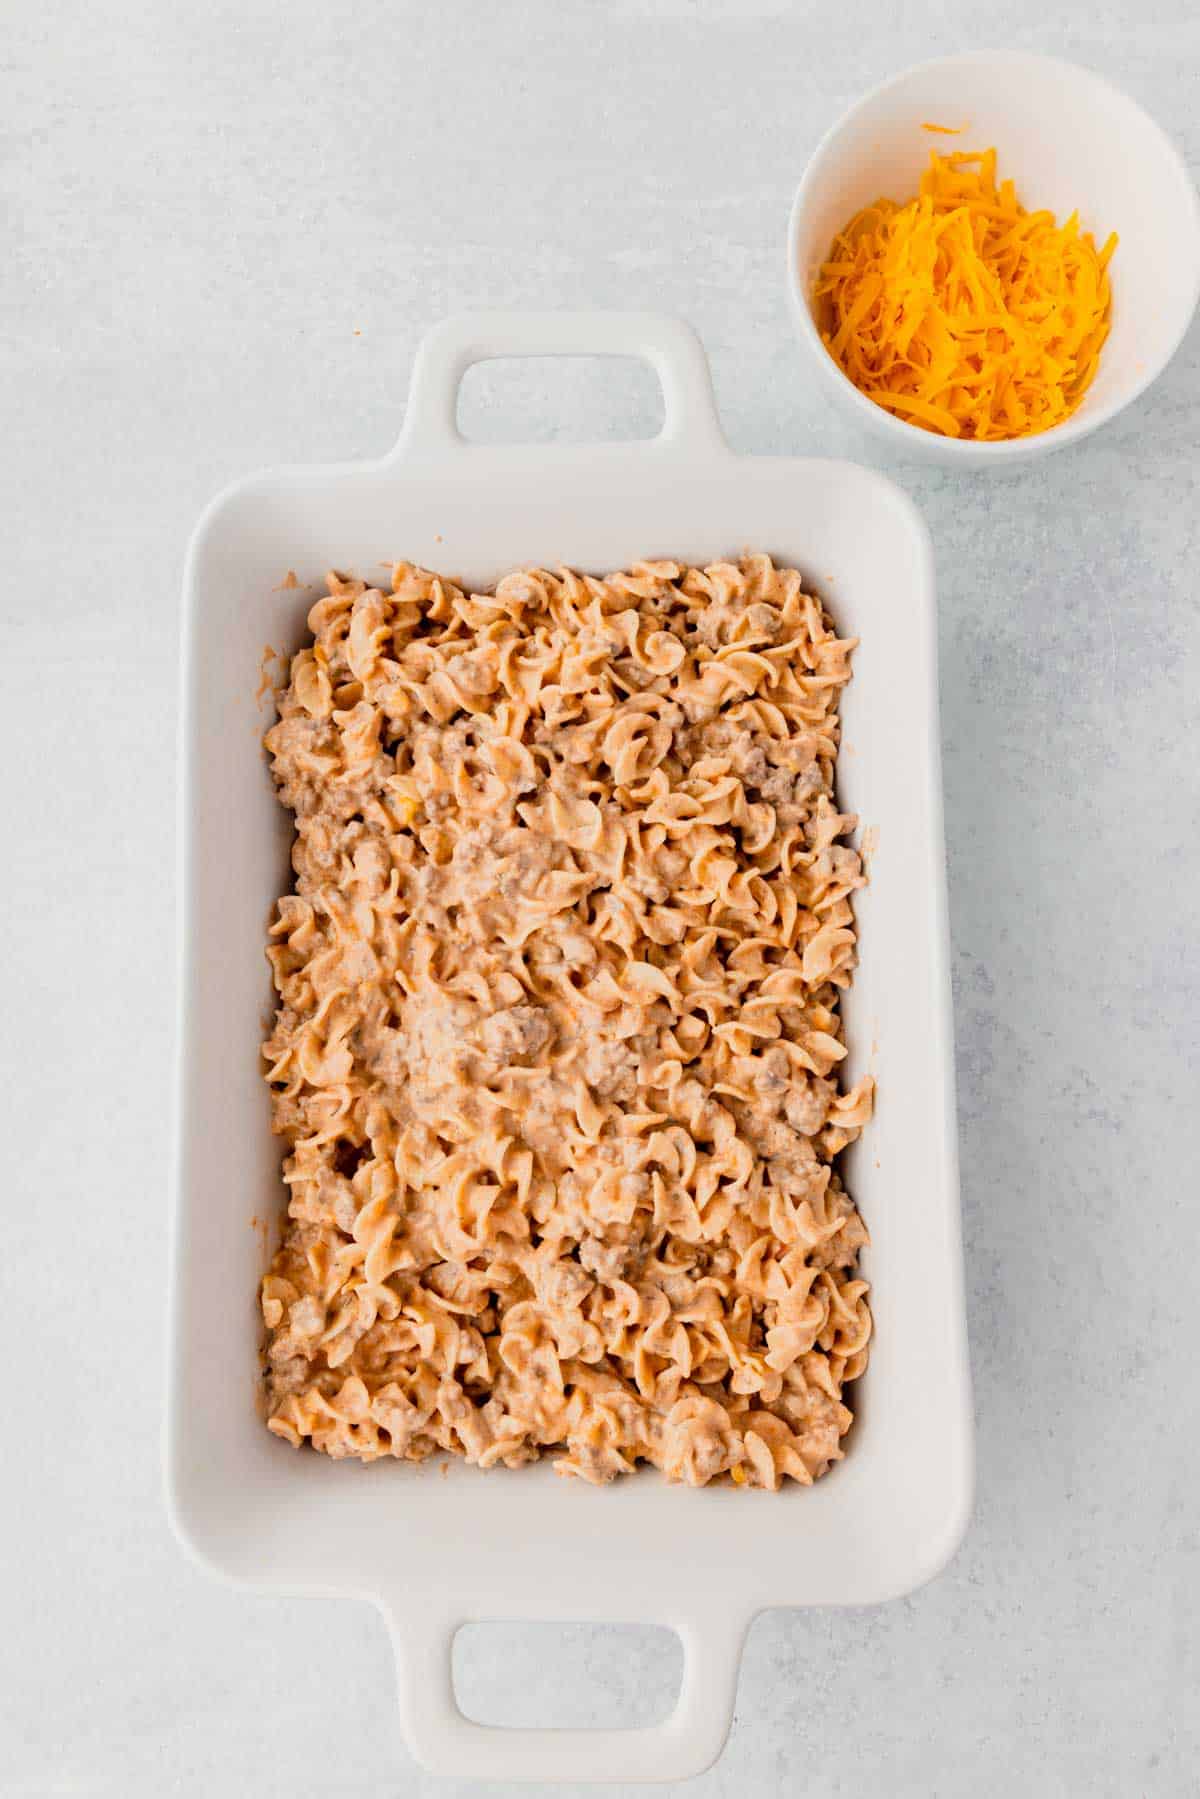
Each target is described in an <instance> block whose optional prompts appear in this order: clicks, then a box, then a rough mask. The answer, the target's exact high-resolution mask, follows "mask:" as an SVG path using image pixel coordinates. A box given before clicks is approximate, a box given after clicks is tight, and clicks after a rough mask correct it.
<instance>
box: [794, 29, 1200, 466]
mask: <svg viewBox="0 0 1200 1799" xmlns="http://www.w3.org/2000/svg"><path fill="white" fill-rule="evenodd" d="M986 63H993V64H996V63H1000V64H1004V63H1007V64H1009V65H1011V66H1013V67H1014V68H1015V67H1019V66H1021V65H1025V66H1029V65H1031V64H1036V65H1038V66H1039V67H1041V68H1044V69H1046V68H1048V69H1055V70H1058V71H1059V72H1061V73H1062V74H1064V75H1069V76H1071V77H1072V78H1075V79H1081V80H1082V81H1084V82H1087V83H1091V84H1092V85H1093V86H1094V87H1096V88H1098V89H1101V90H1103V91H1104V92H1105V95H1106V97H1107V98H1111V99H1116V100H1117V101H1119V102H1120V103H1121V104H1122V105H1124V106H1127V107H1132V108H1133V110H1134V111H1135V112H1137V113H1138V114H1140V116H1141V118H1142V119H1143V120H1144V121H1145V123H1146V124H1147V125H1148V126H1149V127H1150V130H1151V131H1152V133H1153V134H1154V136H1155V137H1156V138H1157V139H1158V141H1159V144H1160V146H1161V148H1162V149H1163V151H1164V152H1165V153H1166V155H1167V157H1168V158H1169V160H1170V161H1171V162H1172V163H1173V164H1174V165H1175V168H1176V170H1177V171H1178V174H1179V177H1180V180H1181V182H1182V185H1183V189H1184V191H1185V192H1186V194H1187V195H1188V198H1189V201H1190V212H1189V217H1190V222H1191V233H1190V236H1191V261H1192V271H1191V301H1190V304H1189V305H1188V306H1187V307H1186V308H1185V309H1184V311H1183V314H1182V317H1181V321H1180V325H1179V329H1178V331H1177V332H1176V333H1175V335H1174V337H1173V338H1172V339H1171V341H1170V343H1169V344H1168V345H1167V348H1166V350H1165V351H1164V352H1163V353H1162V354H1161V356H1159V357H1158V358H1157V359H1156V360H1155V362H1154V363H1153V365H1152V366H1151V367H1150V368H1149V369H1148V370H1147V371H1146V372H1145V373H1143V374H1142V375H1140V376H1139V377H1138V378H1137V380H1136V381H1134V382H1133V384H1132V385H1131V386H1130V387H1129V388H1128V389H1127V390H1126V391H1125V392H1124V393H1120V394H1117V395H1116V396H1115V397H1114V398H1112V399H1111V400H1109V401H1107V402H1106V403H1105V404H1104V405H1103V406H1101V407H1099V408H1097V410H1096V411H1095V412H1093V413H1086V414H1081V413H1080V412H1074V413H1072V414H1071V416H1070V417H1069V418H1066V419H1064V420H1063V421H1062V422H1061V424H1057V425H1052V426H1051V427H1050V429H1049V430H1048V431H1039V432H1035V433H1034V434H1032V435H1031V436H1027V437H1008V438H1000V439H998V440H996V441H994V442H987V443H978V442H976V440H975V439H973V438H968V439H962V438H955V437H945V436H943V435H942V434H941V433H940V432H936V431H925V430H922V428H921V427H920V426H919V425H914V424H911V423H909V421H908V420H906V419H899V418H896V417H895V415H894V414H893V413H890V412H889V411H888V410H887V408H886V407H885V406H880V405H878V404H877V403H876V402H875V401H874V400H872V399H869V398H868V397H867V395H866V394H864V393H862V392H861V391H860V390H859V389H858V388H857V387H856V386H855V385H854V383H853V381H851V379H850V377H849V376H848V375H847V374H845V373H844V371H843V370H842V369H841V368H840V367H839V365H838V364H837V363H836V362H835V361H834V359H833V357H832V356H831V355H830V354H829V351H828V350H827V349H826V348H825V345H824V343H823V342H822V341H821V335H820V332H819V331H818V330H817V327H816V323H815V321H814V319H813V316H812V313H811V311H810V310H809V306H808V300H807V296H806V292H805V289H804V286H803V283H802V278H801V271H800V262H799V256H798V253H797V252H798V239H799V234H800V222H801V219H802V218H803V216H804V213H805V211H806V209H807V206H808V202H809V199H810V196H811V194H812V190H813V188H814V186H815V185H816V178H817V176H818V174H819V173H820V170H821V167H822V165H823V164H824V162H825V160H826V158H827V156H828V154H829V152H830V150H831V148H832V146H833V144H834V142H835V140H836V139H837V138H839V137H840V136H841V134H842V132H843V131H844V130H845V129H846V127H847V126H848V125H849V124H850V122H851V121H852V120H853V119H855V118H857V117H858V116H859V114H860V113H863V112H865V111H866V110H867V108H868V107H870V106H873V105H874V104H875V102H876V101H878V100H880V99H882V98H883V96H884V95H885V94H887V93H890V92H891V90H892V89H893V88H897V87H899V86H901V85H902V84H903V83H904V82H906V81H910V80H911V79H912V78H913V76H915V75H923V74H925V73H927V72H929V71H931V70H934V69H937V70H944V69H952V68H956V67H967V66H971V67H978V66H979V65H981V64H986ZM787 279H788V294H789V297H790V299H791V304H792V313H793V319H794V323H795V326H796V331H797V335H798V336H799V338H800V340H801V342H802V343H803V344H804V345H805V347H806V348H807V349H809V350H810V351H811V352H812V353H813V355H814V356H815V357H816V358H817V359H818V363H819V365H823V370H824V374H825V377H826V379H827V380H829V381H830V382H831V383H832V386H833V388H834V390H835V391H836V392H838V393H839V394H840V395H841V396H842V397H843V398H844V399H845V400H846V401H847V402H848V403H849V404H850V406H851V408H852V409H853V410H854V412H855V413H856V414H857V415H858V418H859V421H860V423H861V424H863V425H864V426H865V427H866V428H867V429H868V430H871V431H874V432H875V433H877V434H879V435H882V436H884V437H887V438H890V439H891V440H892V441H893V442H894V443H895V444H896V446H897V447H898V448H899V449H901V450H903V451H905V452H906V453H908V454H912V453H913V452H914V450H915V451H916V453H917V454H919V455H924V456H926V457H928V456H930V455H931V454H933V455H936V456H937V457H938V458H942V457H944V458H946V459H947V460H953V461H957V462H961V463H984V462H995V463H1003V462H1012V461H1015V460H1020V459H1022V458H1027V457H1029V456H1036V455H1046V454H1048V453H1049V452H1050V451H1051V450H1058V449H1063V448H1065V447H1066V445H1067V444H1069V443H1075V442H1078V440H1079V439H1080V438H1083V437H1087V436H1088V435H1090V433H1091V432H1093V431H1096V430H1099V428H1100V426H1101V425H1106V424H1108V423H1109V421H1110V420H1111V419H1113V418H1115V417H1116V415H1117V414H1118V413H1119V412H1123V411H1124V409H1125V408H1126V407H1127V406H1131V405H1132V404H1133V402H1134V401H1135V400H1137V399H1140V397H1141V396H1142V394H1144V393H1145V391H1146V389H1147V388H1148V387H1149V386H1151V384H1152V383H1153V382H1155V381H1157V379H1158V377H1159V376H1160V375H1161V374H1162V372H1163V370H1164V369H1165V368H1166V366H1167V364H1168V363H1169V362H1170V361H1171V358H1172V357H1173V356H1174V355H1175V352H1176V351H1177V350H1178V348H1179V346H1180V344H1181V343H1182V342H1183V339H1184V337H1185V336H1186V335H1187V332H1188V329H1189V327H1190V325H1191V323H1192V319H1193V317H1194V316H1195V312H1196V306H1197V302H1200V194H1198V193H1197V191H1196V186H1195V183H1194V182H1193V180H1192V177H1191V174H1190V172H1189V170H1188V166H1187V164H1186V162H1185V161H1184V159H1183V156H1182V155H1181V154H1180V151H1179V150H1178V148H1177V147H1176V145H1175V144H1174V143H1173V142H1172V140H1171V139H1170V138H1169V137H1168V136H1167V134H1166V132H1165V131H1164V130H1163V128H1162V126H1161V125H1160V124H1159V123H1158V121H1157V120H1156V119H1154V118H1152V117H1151V115H1150V114H1149V113H1148V112H1147V111H1146V109H1145V108H1144V107H1143V106H1141V105H1140V104H1139V102H1138V101H1136V100H1135V99H1134V98H1133V96H1132V95H1131V94H1128V93H1126V92H1125V90H1124V88H1120V87H1118V86H1117V84H1116V83H1115V82H1114V81H1110V80H1109V79H1108V77H1107V76H1106V75H1101V74H1099V73H1098V72H1097V71H1096V70H1095V69H1090V68H1087V67H1086V66H1085V65H1084V64H1082V63H1077V62H1070V61H1068V60H1067V58H1065V57H1061V56H1043V55H1041V54H1040V53H1038V52H1037V51H1028V50H975V51H956V52H954V53H953V54H951V55H949V56H934V57H929V58H926V59H925V60H924V61H922V62H917V63H911V64H910V65H909V66H908V67H907V68H904V69H900V70H898V71H897V72H896V73H895V74H893V75H889V76H888V77H887V78H886V79H885V80H883V81H881V82H878V83H877V84H876V86H874V87H872V88H869V89H868V90H867V92H866V93H864V94H861V95H860V96H859V98H858V99H857V100H855V101H854V102H853V103H852V104H851V105H850V106H848V107H847V108H846V109H845V111H844V112H842V113H840V114H839V115H838V117H837V118H836V119H835V120H834V121H833V123H832V124H831V125H830V126H829V127H828V129H827V130H826V131H825V132H824V133H823V134H822V136H821V138H820V139H819V141H818V142H817V144H816V146H815V148H814V149H813V151H812V153H811V155H810V156H809V159H808V162H807V164H806V165H805V168H804V173H803V174H802V175H801V177H800V181H799V183H798V185H797V188H796V192H795V195H794V197H793V199H792V207H791V212H790V214H789V216H788V231H787ZM914 436H915V437H916V441H915V442H914Z"/></svg>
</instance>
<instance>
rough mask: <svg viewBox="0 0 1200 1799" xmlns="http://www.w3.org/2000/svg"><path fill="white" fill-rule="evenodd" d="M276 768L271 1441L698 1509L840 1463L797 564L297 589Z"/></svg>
mask: <svg viewBox="0 0 1200 1799" xmlns="http://www.w3.org/2000/svg"><path fill="white" fill-rule="evenodd" d="M309 626H310V629H311V633H312V641H311V643H310V644H309V645H308V646H307V647H306V648H304V649H302V650H300V652H299V653H298V654H297V655H296V656H295V657H294V658H293V660H292V663H291V670H290V681H289V684H288V686H287V687H286V689H285V690H284V691H283V693H282V694H281V696H280V701H279V718H278V722H277V723H276V724H275V725H274V726H273V727H272V729H271V730H270V731H269V732H268V733H267V737H266V743H267V747H268V750H269V752H270V755H271V758H272V766H273V770H274V775H275V779H276V782H277V784H278V788H279V793H280V797H281V799H282V801H283V803H284V805H285V806H287V807H289V808H290V809H291V811H292V812H293V813H294V814H295V822H296V839H295V847H294V853H293V863H294V868H295V876H296V879H295V890H294V892H292V893H289V894H287V895H286V896H285V897H283V898H282V899H281V900H280V901H279V904H278V909H277V913H276V916H275V918H274V921H273V923H272V926H271V931H270V944H269V948H268V952H267V953H268V956H269V958H270V961H271V964H272V968H273V971H274V978H275V985H276V988H277V990H278V995H279V1007H278V1012H277V1016H276V1019H275V1024H274V1028H273V1030H272V1032H271V1035H270V1037H269V1039H268V1041H267V1043H266V1045H265V1058H266V1064H267V1070H266V1072H267V1080H268V1082H269V1083H270V1087H271V1092H272V1108H273V1118H274V1128H275V1130H276V1131H277V1132H278V1133H279V1135H280V1136H281V1137H282V1138H283V1140H284V1144H285V1146H286V1159H285V1163H284V1179H285V1181H286V1183H287V1186H288V1189H289V1194H290V1198H289V1204H288V1215H287V1221H286V1227H285V1233H284V1238H283V1242H282V1246H281V1248H280V1250H279V1253H278V1254H277V1255H276V1256H275V1258H274V1261H273V1263H272V1265H271V1269H270V1272H269V1273H268V1274H267V1276H266V1278H265V1279H264V1281H263V1283H262V1289H261V1304H262V1313H263V1318H264V1321H265V1325H266V1332H267V1336H266V1348H265V1364H264V1375H265V1386H266V1396H267V1413H268V1423H269V1427H270V1429H271V1430H272V1431H274V1432H275V1433H276V1434H277V1435H279V1436H281V1437H283V1438H285V1439H286V1440H287V1441H288V1442H289V1443H292V1444H293V1445H296V1446H299V1445H301V1444H303V1443H310V1444H311V1445H313V1446H314V1447H315V1448H316V1449H319V1450H323V1451H325V1452H326V1453H327V1454H329V1455H332V1456H354V1457H359V1458H361V1459H363V1460H371V1459H374V1458H376V1457H379V1456H383V1455H391V1456H396V1457H402V1458H408V1459H413V1460H421V1459H423V1458H425V1457H427V1456H430V1455H432V1454H435V1453H437V1452H438V1451H450V1452H453V1453H455V1454H459V1455H463V1456H465V1457H467V1459H468V1460H470V1461H471V1462H474V1463H477V1464H478V1465H479V1466H481V1467H484V1468H490V1467H493V1466H496V1465H503V1466H505V1467H509V1468H512V1467H517V1466H519V1465H520V1464H522V1463H525V1462H528V1461H531V1460H534V1459H536V1458H537V1457H538V1455H539V1454H540V1453H541V1452H542V1451H543V1450H554V1451H556V1452H557V1455H558V1460H557V1466H558V1468H559V1470H560V1471H561V1472H563V1473H566V1474H571V1475H577V1476H580V1477H582V1478H584V1479H586V1480H589V1481H596V1482H602V1481H606V1480H609V1479H611V1478H612V1477H613V1476H615V1475H618V1474H625V1473H628V1472H630V1471H631V1470H632V1469H634V1468H635V1467H636V1465H637V1464H638V1463H639V1462H643V1461H644V1462H649V1463H652V1464H654V1465H655V1466H657V1467H658V1468H660V1469H662V1470H663V1472H664V1473H665V1474H666V1475H667V1476H668V1477H669V1478H670V1479H672V1480H679V1481H685V1482H688V1483H689V1484H691V1485H693V1486H701V1485H704V1484H705V1483H706V1482H708V1481H710V1480H712V1479H714V1478H715V1477H717V1476H720V1475H729V1476H730V1477H731V1478H732V1479H733V1481H734V1482H735V1483H736V1484H738V1485H741V1486H753V1487H768V1488H778V1487H779V1485H780V1484H781V1482H782V1480H783V1479H785V1478H790V1479H792V1480H795V1481H799V1482H802V1483H804V1484H808V1483H810V1482H811V1481H812V1480H814V1479H815V1478H816V1477H817V1476H819V1475H820V1474H822V1473H824V1472H825V1470H826V1469H827V1468H828V1467H829V1466H830V1464H831V1463H832V1462H833V1461H835V1460H836V1459H838V1458H839V1457H840V1455H841V1453H842V1451H841V1441H842V1438H843V1436H844V1435H845V1433H846V1431H847V1429H848V1428H849V1425H850V1423H851V1412H850V1409H849V1408H848V1406H847V1405H846V1403H845V1399H844V1389H845V1386H846V1383H848V1382H850V1381H853V1380H854V1379H855V1378H856V1377H857V1376H858V1375H859V1374H860V1373H861V1372H862V1370H863V1368H864V1366H865V1364H866V1359H867V1346H868V1339H869V1337H870V1332H871V1315H870V1311H869V1307H868V1303H867V1287H866V1283H865V1281H864V1280H862V1279H861V1278H860V1276H859V1273H858V1268H857V1262H858V1253H859V1249H860V1247H861V1246H862V1245H863V1244H864V1243H865V1242H866V1230H865V1228H864V1226H863V1223H862V1221H861V1219H860V1217H859V1215H858V1213H857V1211H856V1210H855V1207H854V1205H853V1204H852V1202H851V1200H850V1198H849V1196H848V1194H847V1193H846V1191H845V1189H844V1187H843V1185H842V1182H841V1180H840V1178H839V1175H838V1172H837V1168H836V1158H837V1156H838V1154H839V1152H840V1151H841V1150H842V1149H843V1148H844V1147H845V1145H846V1144H848V1143H849V1142H851V1141H852V1140H853V1139H854V1138H855V1137H857V1136H858V1134H859V1132H860V1131H861V1129H862V1127H863V1125H864V1124H865V1123H866V1121H867V1119H868V1117H869V1116H870V1111H871V1103H872V1085H871V1081H870V1079H869V1078H864V1079H862V1080H860V1081H859V1082H858V1083H857V1084H856V1085H855V1086H853V1087H852V1088H851V1089H850V1090H849V1091H842V1090H840V1087H839V1082H838V1071H839V1067H840V1065H841V1063H842V1061H843V1058H844V1056H845V1048H844V1044H843V1033H842V1026H841V1018H840V1011H839V997H840V992H841V989H843V988H844V987H845V986H846V985H847V984H848V983H849V980H850V976H851V971H852V968H853V964H854V947H855V935H854V924H853V915H852V910H851V895H852V894H853V892H854V890H855V889H856V888H858V887H860V886H862V884H863V875H862V869H861V863H860V859H859V856H858V854H857V853H856V851H855V850H854V849H853V848H851V847H850V845H849V844H848V843H847V841H846V837H847V834H848V833H849V831H850V830H851V829H852V827H853V826H854V824H855V822H856V821H855V820H854V819H853V818H851V817H849V816H846V815H844V814H842V813H840V812H839V810H838V807H837V804H836V801H835V798H834V772H835V763H836V756H837V746H838V700H839V696H840V692H841V689H842V687H843V685H844V684H845V682H846V681H847V680H848V679H849V675H850V654H851V651H852V649H853V647H854V646H853V641H852V640H845V639H839V638H838V637H837V636H836V635H835V633H834V631H833V629H832V627H831V624H830V621H829V619H828V617H827V616H826V614H825V612H824V610H823V608H822V606H821V604H820V602H819V601H818V600H817V599H815V598H814V597H813V596H812V595H810V594H806V593H805V592H804V591H803V587H802V584H801V580H800V576H799V575H798V574H797V573H796V571H795V570H794V569H789V568H776V567H775V566H774V565H773V563H772V562H771V560H770V559H769V558H768V557H766V556H751V557H747V558H746V559H744V560H743V561H742V562H741V563H740V564H738V565H736V566H735V565H734V564H729V563H718V564H714V565H713V566H711V567H708V568H705V569H697V568H685V567H683V566H682V565H680V564H677V563H675V562H669V561H658V562H643V563H637V564H635V565H634V566H633V567H632V568H631V569H630V570H629V572H628V573H622V574H615V575H611V576H610V577H608V578H607V579H605V580H600V579H596V578H593V577H591V576H588V575H582V574H576V573H573V572H572V571H570V570H568V569H559V570H557V571H554V572H550V571H547V570H544V569H541V570H530V571H523V572H518V573H512V574H508V575H506V576H505V577H504V578H503V579H502V580H501V581H500V582H499V583H498V584H497V586H496V587H495V589H494V591H492V592H488V593H471V592H468V591H466V590H464V589H463V588H460V587H458V586H455V585H454V584H453V583H452V582H451V581H449V580H446V579H444V578H442V577H440V576H438V575H435V574H431V573H429V572H428V571H426V570H423V569H419V568H416V567H413V566H410V565H408V564H406V563H400V564H399V565H397V567H396V569H395V571H394V575H393V579H392V591H391V592H390V593H385V592H383V591H381V590H379V589H376V588H372V587H368V586H366V585H365V584H364V583H363V582H361V581H353V580H348V579H344V578H342V577H340V576H338V575H330V576H329V578H328V592H327V594H326V595H325V596H324V597H323V598H321V599H320V600H318V601H317V603H316V604H315V605H314V606H313V608H312V611H311V612H310V614H309Z"/></svg>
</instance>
